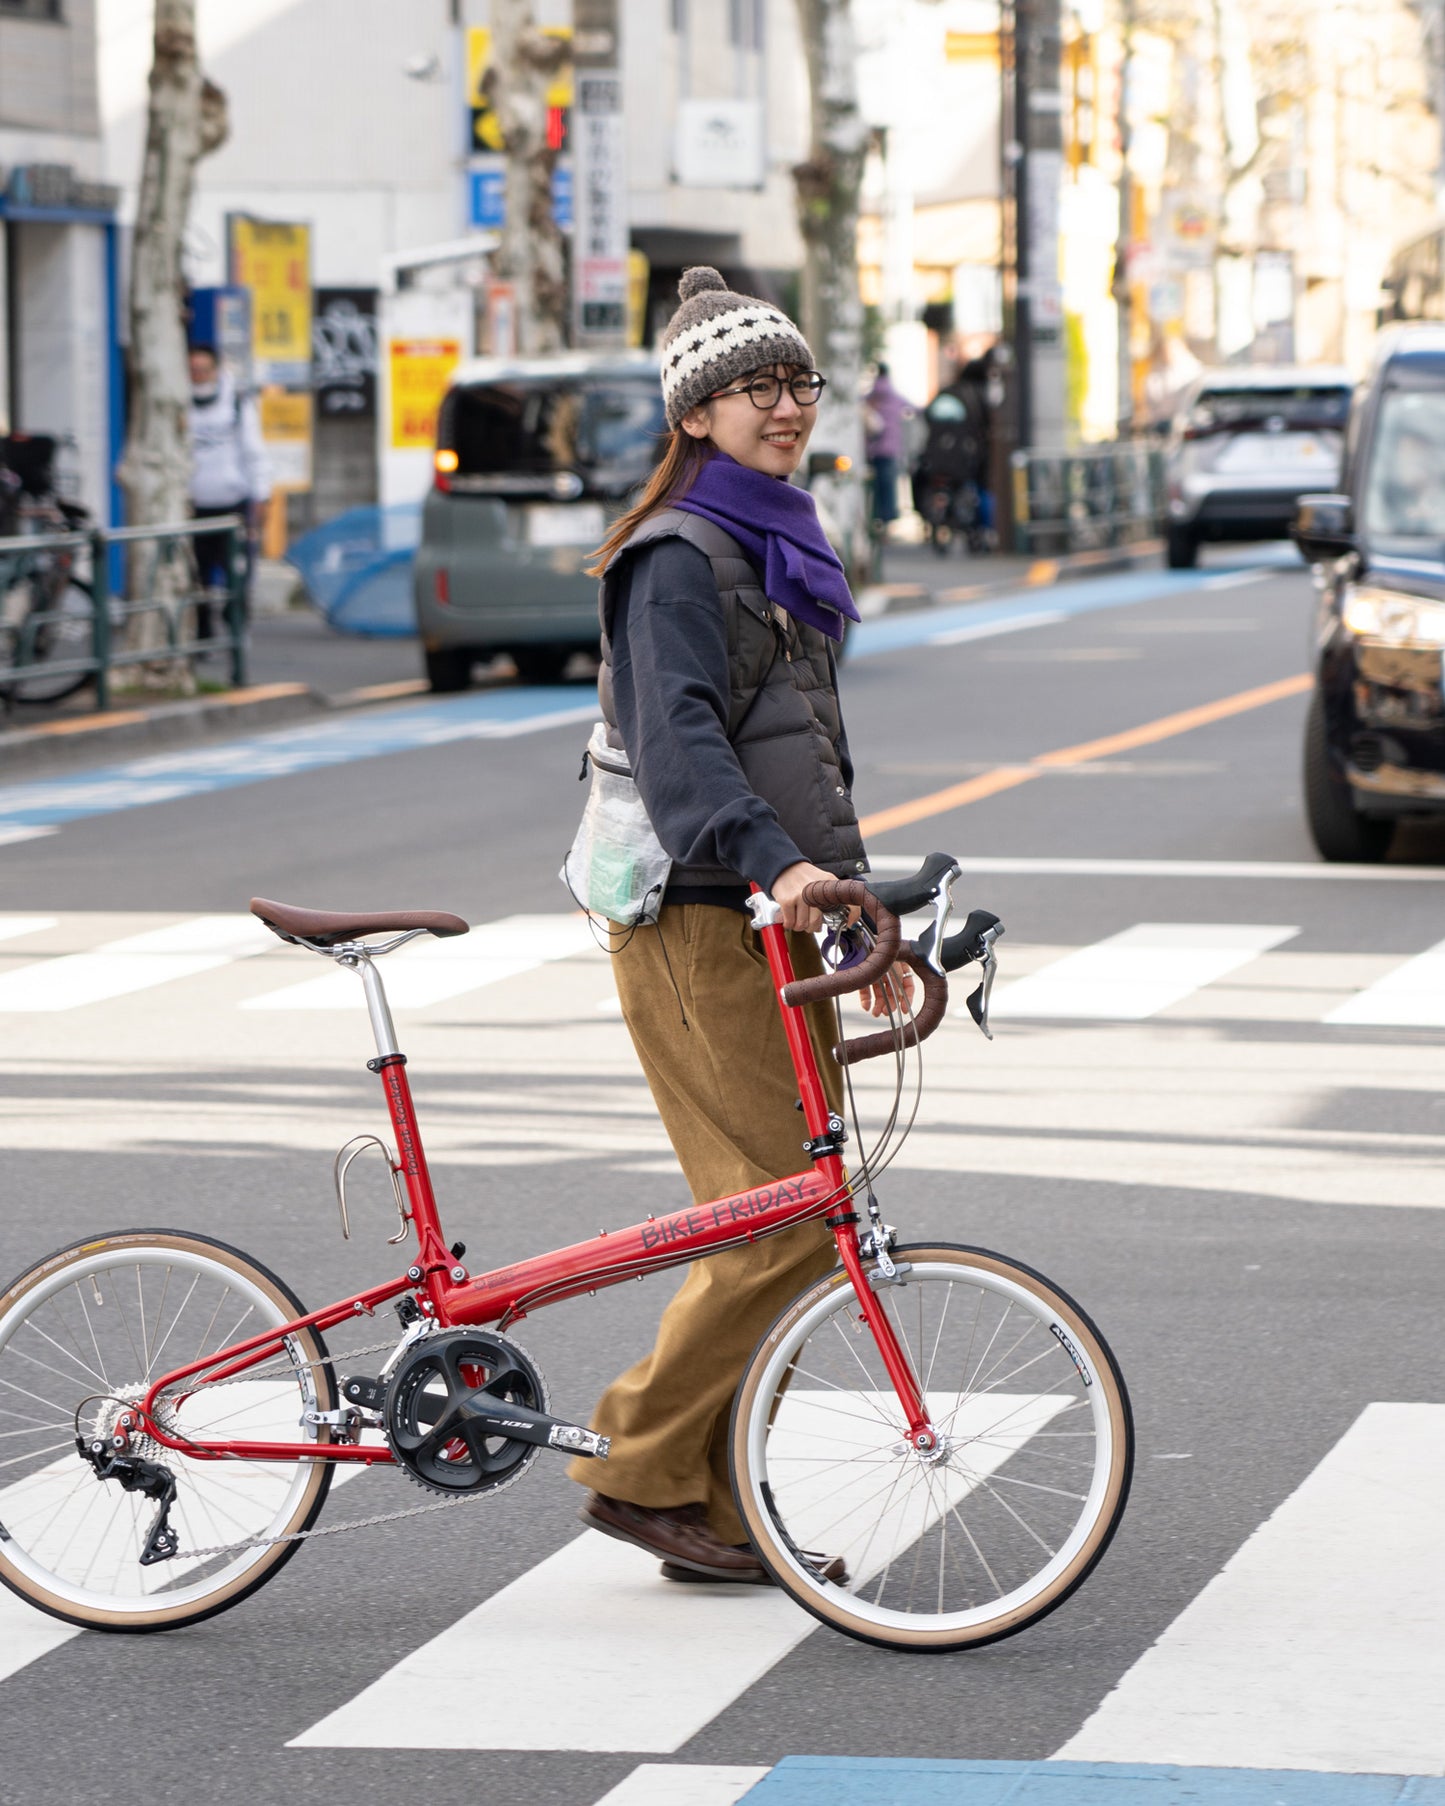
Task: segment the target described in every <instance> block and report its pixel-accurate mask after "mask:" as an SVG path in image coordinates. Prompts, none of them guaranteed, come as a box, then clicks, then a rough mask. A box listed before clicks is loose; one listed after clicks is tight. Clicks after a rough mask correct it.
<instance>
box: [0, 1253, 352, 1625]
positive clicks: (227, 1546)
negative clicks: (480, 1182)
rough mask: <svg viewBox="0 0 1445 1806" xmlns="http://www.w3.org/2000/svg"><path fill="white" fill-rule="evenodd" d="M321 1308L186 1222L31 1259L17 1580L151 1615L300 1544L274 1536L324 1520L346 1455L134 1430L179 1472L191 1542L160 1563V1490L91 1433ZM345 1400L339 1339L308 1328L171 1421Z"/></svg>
mask: <svg viewBox="0 0 1445 1806" xmlns="http://www.w3.org/2000/svg"><path fill="white" fill-rule="evenodd" d="M303 1314H304V1312H303V1308H302V1306H301V1304H300V1302H299V1301H298V1300H297V1298H296V1297H295V1296H294V1295H293V1293H292V1292H291V1291H290V1290H289V1288H288V1287H286V1286H285V1285H283V1284H282V1283H281V1281H280V1280H279V1279H277V1278H276V1277H275V1275H274V1274H271V1273H268V1272H267V1271H266V1269H265V1268H264V1267H262V1266H260V1265H258V1264H257V1263H256V1262H255V1261H253V1260H250V1259H249V1258H248V1257H247V1256H246V1255H244V1254H242V1253H241V1252H240V1251H239V1250H238V1249H235V1248H231V1247H228V1246H227V1245H226V1243H224V1242H218V1241H212V1240H211V1239H210V1238H209V1237H208V1236H200V1235H188V1234H183V1233H181V1232H179V1231H175V1230H169V1229H143V1230H133V1231H131V1232H129V1233H126V1234H120V1235H106V1236H100V1237H97V1238H95V1239H94V1240H91V1241H86V1242H81V1243H79V1244H77V1245H76V1246H74V1247H71V1248H66V1249H64V1250H62V1251H61V1252H60V1253H58V1254H52V1255H51V1256H50V1257H49V1258H48V1259H46V1260H43V1261H41V1262H39V1264H38V1265H36V1266H34V1267H32V1268H31V1269H30V1271H29V1272H28V1273H25V1274H22V1276H21V1277H20V1278H19V1279H17V1280H16V1281H15V1282H14V1284H13V1285H11V1286H10V1287H9V1288H8V1290H7V1291H6V1292H5V1293H4V1295H3V1297H0V1581H3V1582H4V1583H5V1585H6V1586H8V1587H10V1588H11V1589H12V1591H14V1592H16V1593H19V1594H20V1595H21V1597H22V1598H25V1599H28V1600H29V1601H30V1603H31V1604H32V1605H36V1606H39V1607H40V1609H41V1610H42V1611H46V1612H50V1613H51V1614H53V1615H54V1616H55V1617H57V1618H63V1619H65V1620H66V1622H67V1623H70V1624H77V1625H83V1626H86V1627H88V1628H90V1629H94V1630H131V1631H146V1630H168V1629H172V1628H174V1627H176V1626H178V1625H182V1624H194V1623H196V1622H197V1621H198V1620H199V1619H201V1618H209V1617H210V1616H212V1614H214V1613H216V1612H219V1611H224V1610H225V1609H226V1607H227V1606H231V1605H235V1604H236V1603H237V1602H238V1601H239V1600H241V1599H244V1598H245V1597H246V1595H247V1594H248V1593H252V1592H254V1591H255V1590H256V1588H257V1587H259V1586H261V1585H262V1584H263V1582H265V1581H267V1580H269V1579H270V1578H271V1576H272V1575H273V1574H275V1573H276V1571H277V1570H278V1569H279V1568H280V1567H281V1565H282V1564H283V1563H284V1562H285V1561H286V1560H287V1559H288V1558H289V1557H290V1556H291V1555H293V1554H294V1553H295V1551H296V1550H297V1549H298V1548H299V1547H300V1545H299V1543H295V1542H281V1543H268V1542H266V1540H265V1539H268V1538H272V1537H280V1536H290V1535H294V1534H295V1532H297V1531H300V1530H305V1529H308V1528H309V1527H310V1525H311V1524H312V1523H313V1521H314V1520H315V1518H316V1514H317V1513H318V1512H319V1511H320V1509H321V1505H322V1501H323V1500H324V1499H325V1497H326V1492H327V1488H328V1487H329V1485H330V1483H331V1464H330V1463H329V1462H327V1461H292V1462H256V1461H244V1460H204V1459H196V1458H193V1457H191V1456H187V1455H181V1454H177V1453H176V1452H175V1451H174V1450H172V1449H169V1448H166V1447H165V1446H163V1445H162V1444H160V1443H158V1442H156V1441H154V1440H153V1439H151V1438H147V1437H132V1439H131V1448H130V1449H129V1451H128V1452H129V1453H132V1454H138V1455H140V1456H141V1457H142V1458H143V1459H144V1460H147V1461H150V1462H153V1463H156V1464H158V1465H160V1466H161V1467H163V1468H165V1469H166V1470H167V1471H168V1472H169V1473H170V1474H171V1476H172V1477H173V1478H174V1481H175V1486H176V1498H175V1503H174V1504H173V1505H172V1506H171V1512H170V1522H171V1525H172V1526H173V1527H174V1529H175V1530H176V1531H177V1532H178V1533H179V1538H180V1552H179V1554H177V1555H176V1556H174V1557H173V1558H171V1559H170V1560H167V1561H158V1562H155V1563H154V1564H152V1565H151V1566H147V1567H143V1566H142V1565H141V1562H140V1555H141V1551H142V1549H143V1547H144V1545H145V1540H146V1536H147V1534H148V1532H149V1530H150V1527H151V1525H152V1524H153V1522H154V1521H155V1518H156V1514H157V1511H158V1509H159V1507H158V1505H157V1503H156V1501H155V1500H153V1499H151V1498H148V1497H146V1496H145V1495H144V1494H142V1493H141V1492H139V1491H129V1492H128V1491H126V1490H124V1489H123V1488H122V1487H121V1485H120V1484H119V1482H118V1481H116V1480H113V1479H112V1480H101V1479H100V1478H99V1477H98V1476H97V1474H96V1471H95V1469H94V1468H93V1467H92V1466H91V1465H90V1463H89V1462H88V1461H86V1459H85V1458H84V1457H83V1456H82V1455H81V1454H80V1452H79V1450H78V1449H77V1447H76V1442H75V1438H76V1432H77V1429H78V1430H79V1432H80V1434H81V1435H82V1436H83V1437H84V1438H85V1439H86V1440H87V1441H91V1440H94V1439H96V1438H101V1439H104V1438H105V1437H107V1436H109V1435H110V1434H112V1432H113V1431H114V1428H115V1422H116V1419H117V1418H118V1417H119V1416H121V1415H122V1413H123V1412H124V1410H125V1407H126V1406H127V1405H128V1404H133V1403H136V1402H138V1401H139V1400H140V1399H141V1398H142V1397H143V1396H144V1394H145V1392H146V1390H147V1389H148V1387H149V1386H150V1384H151V1383H152V1382H153V1380H154V1379H155V1378H156V1376H157V1375H159V1374H163V1373H166V1372H169V1371H171V1370H173V1369H175V1368H178V1367H184V1366H187V1365H189V1363H190V1362H192V1361H195V1360H199V1359H200V1358H201V1357H203V1356H204V1355H206V1354H207V1353H209V1352H217V1351H219V1350H221V1349H224V1348H226V1347H228V1346H230V1345H232V1344H234V1343H237V1342H242V1341H246V1340H249V1339H250V1338H251V1337H253V1336H256V1335H259V1334H261V1333H262V1332H263V1331H265V1330H267V1329H272V1328H276V1327H279V1326H280V1325H281V1324H283V1323H287V1322H290V1321H292V1320H293V1319H294V1318H296V1317H300V1316H302V1315H303ZM335 1407H336V1394H335V1383H334V1379H333V1376H332V1373H331V1369H330V1366H329V1364H327V1359H326V1349H325V1347H324V1345H323V1343H322V1341H321V1338H320V1336H319V1335H318V1334H317V1333H316V1331H314V1330H306V1331H302V1332H299V1333H296V1334H293V1335H290V1336H287V1337H286V1338H285V1342H284V1352H279V1351H278V1355H277V1357H276V1358H275V1359H267V1360H265V1361H263V1362H261V1363H259V1364H258V1367H257V1369H256V1371H255V1373H254V1375H247V1374H244V1373H243V1374H240V1375H237V1376H236V1377H235V1379H233V1380H230V1381H227V1382H225V1383H223V1384H220V1385H216V1386H201V1387H199V1388H198V1389H197V1390H196V1391H194V1392H191V1393H189V1394H183V1393H180V1392H178V1393H177V1395H176V1397H175V1399H174V1400H173V1401H172V1402H171V1403H170V1404H168V1405H167V1407H166V1412H167V1428H168V1429H171V1430H172V1431H173V1432H178V1433H179V1434H181V1435H188V1436H194V1437H201V1436H208V1437H223V1438H226V1439H228V1440H239V1439H253V1440H271V1441H286V1442H289V1441H292V1440H294V1439H296V1438H298V1437H299V1436H300V1435H301V1431H300V1427H299V1426H300V1420H301V1414H302V1412H303V1411H307V1410H317V1409H320V1410H334V1409H335ZM321 1434H322V1435H324V1434H325V1432H324V1431H323V1432H321ZM252 1539H261V1544H260V1546H248V1547H244V1548H238V1547H236V1546H235V1545H237V1544H241V1543H247V1544H250V1543H251V1542H252ZM218 1547H219V1548H222V1549H223V1552H222V1553H220V1554H215V1555H194V1554H191V1553H188V1552H189V1551H195V1550H205V1549H207V1548H218Z"/></svg>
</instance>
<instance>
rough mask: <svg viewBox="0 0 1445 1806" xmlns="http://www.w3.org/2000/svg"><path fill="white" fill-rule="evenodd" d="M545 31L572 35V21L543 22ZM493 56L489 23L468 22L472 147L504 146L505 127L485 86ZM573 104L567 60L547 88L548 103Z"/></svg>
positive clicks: (495, 148)
mask: <svg viewBox="0 0 1445 1806" xmlns="http://www.w3.org/2000/svg"><path fill="white" fill-rule="evenodd" d="M542 31H543V35H544V36H546V37H549V38H568V39H570V38H571V36H572V27H571V26H570V25H544V26H543V27H542ZM491 60H492V33H491V28H490V26H486V25H469V26H468V27H467V105H468V106H469V107H470V108H471V111H472V149H473V150H479V151H500V150H505V149H506V145H505V144H504V143H503V141H502V128H501V126H500V125H499V124H498V122H497V114H496V110H495V108H494V107H493V106H492V104H491V102H490V101H489V100H488V98H487V93H486V89H485V87H484V86H483V82H484V78H485V76H486V73H487V69H488V67H489V66H490V64H491ZM571 104H572V65H571V63H570V62H567V63H564V64H563V65H562V67H561V68H560V69H559V70H558V71H557V73H556V75H555V76H554V77H553V78H552V84H551V86H550V87H549V88H548V89H547V105H548V106H549V107H570V106H571Z"/></svg>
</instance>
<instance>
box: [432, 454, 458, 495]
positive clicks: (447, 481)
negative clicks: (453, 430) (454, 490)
mask: <svg viewBox="0 0 1445 1806" xmlns="http://www.w3.org/2000/svg"><path fill="white" fill-rule="evenodd" d="M459 462H460V459H459V458H458V457H457V454H456V453H455V452H454V451H453V450H452V448H451V446H449V445H439V446H438V447H437V449H436V453H435V455H434V457H433V458H432V472H433V481H434V482H435V484H436V486H437V488H438V489H440V490H441V492H442V494H443V495H446V494H447V493H449V491H450V490H451V486H452V473H453V472H454V471H455V470H456V467H457V465H458V463H459Z"/></svg>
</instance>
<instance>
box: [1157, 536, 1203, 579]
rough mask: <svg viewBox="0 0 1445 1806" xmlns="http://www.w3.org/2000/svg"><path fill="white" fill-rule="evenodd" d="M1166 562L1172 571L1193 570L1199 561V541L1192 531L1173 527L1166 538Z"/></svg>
mask: <svg viewBox="0 0 1445 1806" xmlns="http://www.w3.org/2000/svg"><path fill="white" fill-rule="evenodd" d="M1164 562H1165V563H1166V564H1167V565H1168V566H1169V569H1170V570H1171V571H1192V570H1193V569H1194V567H1195V565H1196V564H1198V562H1199V541H1198V540H1197V539H1196V538H1195V537H1194V535H1193V534H1192V533H1186V532H1183V531H1182V530H1181V529H1180V528H1178V527H1171V528H1170V529H1169V532H1168V535H1167V537H1166V539H1165V545H1164Z"/></svg>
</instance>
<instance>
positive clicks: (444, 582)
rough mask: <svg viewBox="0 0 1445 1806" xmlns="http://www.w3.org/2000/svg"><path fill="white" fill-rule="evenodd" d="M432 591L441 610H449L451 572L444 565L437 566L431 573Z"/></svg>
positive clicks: (450, 601)
mask: <svg viewBox="0 0 1445 1806" xmlns="http://www.w3.org/2000/svg"><path fill="white" fill-rule="evenodd" d="M431 581H432V591H433V593H434V594H435V596H436V599H437V602H438V603H439V604H440V606H441V607H442V608H450V607H451V603H452V578H451V572H450V571H449V570H448V569H447V567H446V566H445V565H444V564H439V565H438V566H437V567H436V569H435V570H434V571H433V572H432V579H431Z"/></svg>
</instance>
